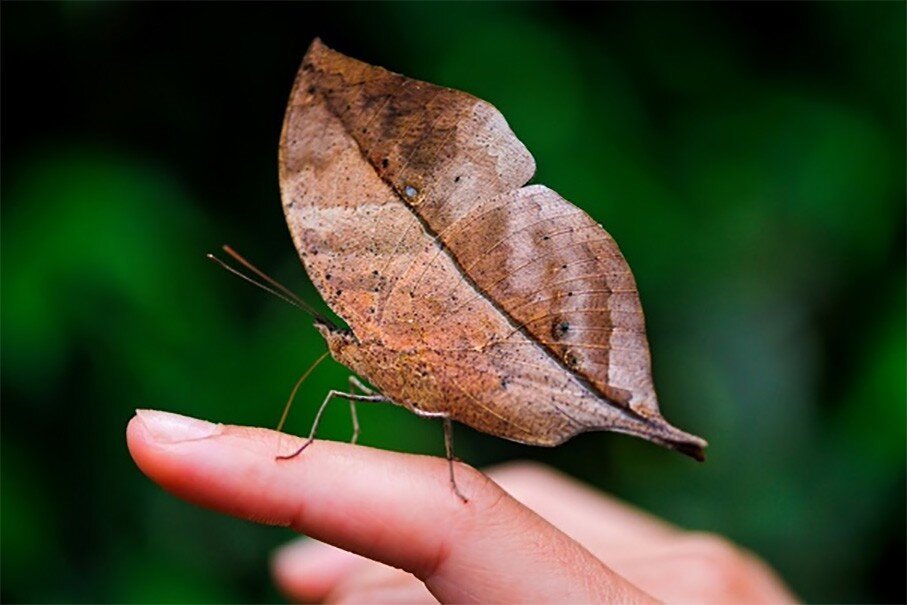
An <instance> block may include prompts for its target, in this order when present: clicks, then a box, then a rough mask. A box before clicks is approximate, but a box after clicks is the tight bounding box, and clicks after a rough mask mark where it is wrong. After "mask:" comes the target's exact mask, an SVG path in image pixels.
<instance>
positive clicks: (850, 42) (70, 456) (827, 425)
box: [0, 2, 907, 602]
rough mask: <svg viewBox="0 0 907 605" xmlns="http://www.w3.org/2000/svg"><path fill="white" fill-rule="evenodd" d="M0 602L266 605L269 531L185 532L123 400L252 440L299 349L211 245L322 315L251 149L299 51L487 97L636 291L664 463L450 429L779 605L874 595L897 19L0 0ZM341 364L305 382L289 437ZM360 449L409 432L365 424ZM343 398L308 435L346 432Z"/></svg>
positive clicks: (895, 486)
mask: <svg viewBox="0 0 907 605" xmlns="http://www.w3.org/2000/svg"><path fill="white" fill-rule="evenodd" d="M2 11H3V19H2V74H3V104H2V111H3V138H2V156H3V157H2V159H3V166H2V168H3V175H2V177H3V178H2V308H0V312H2V362H3V363H2V458H0V465H2V482H3V483H2V501H0V505H2V509H0V510H2V595H0V596H2V599H3V601H4V602H10V601H47V602H56V601H63V602H70V601H85V602H96V601H120V602H243V601H261V600H274V599H277V598H278V596H277V594H276V592H275V591H274V589H273V588H272V587H271V585H270V581H269V578H268V574H267V567H266V565H267V557H268V553H269V552H270V551H271V549H273V548H274V547H275V546H277V545H278V544H280V543H282V542H283V541H285V540H287V539H288V538H289V537H290V534H289V532H288V531H287V530H280V529H274V528H264V527H260V526H255V525H251V524H248V523H244V522H241V521H237V520H232V519H226V518H220V517H217V516H215V515H213V514H211V513H208V512H206V511H202V510H199V509H196V508H193V507H191V506H190V505H187V504H184V503H182V502H180V501H177V500H176V499H174V498H172V497H170V496H168V495H167V494H164V493H162V492H161V491H160V490H158V489H157V488H156V487H155V486H153V485H152V484H151V483H150V482H149V481H148V480H146V479H145V478H144V477H143V476H142V475H141V474H140V473H139V471H138V470H137V469H136V468H135V467H134V465H133V464H132V462H131V460H130V459H129V456H128V453H127V452H126V449H125V444H124V436H123V429H124V428H125V425H126V422H127V421H128V419H129V418H130V416H131V415H132V413H133V410H134V409H135V408H136V407H158V408H162V409H167V410H172V411H178V412H181V413H185V414H190V415H196V416H200V417H204V418H208V419H212V420H217V421H222V422H232V423H242V424H256V425H265V426H273V425H274V424H275V423H276V420H277V418H278V416H279V414H280V410H281V406H282V404H283V401H284V398H285V397H286V395H287V393H288V391H289V389H290V387H291V386H292V384H293V381H294V380H295V379H296V377H298V375H299V374H300V373H301V372H302V371H303V370H304V369H305V368H306V367H307V366H308V365H309V364H310V363H311V362H312V361H313V360H314V359H315V358H317V357H318V356H319V355H320V354H321V352H322V351H323V350H324V345H323V343H322V342H321V341H320V339H319V337H318V335H317V334H316V333H315V331H314V330H312V329H311V327H310V322H309V320H308V319H307V318H306V317H305V316H303V315H301V314H300V313H298V312H297V311H296V310H294V309H292V308H289V307H286V306H284V305H282V303H280V302H279V301H276V300H274V299H271V298H268V297H265V296H262V295H260V294H259V293H258V292H256V291H252V290H251V289H250V288H247V287H246V286H245V285H244V284H242V283H240V282H239V281H236V280H233V279H230V278H228V276H226V275H225V274H223V273H222V272H220V271H219V270H217V269H216V268H214V267H213V266H212V265H211V264H210V263H208V262H206V261H205V259H204V253H205V252H207V251H209V250H213V249H216V247H217V246H218V245H220V244H221V243H222V242H224V241H226V242H229V243H231V244H232V245H234V246H235V247H236V248H238V249H239V250H241V251H243V252H244V253H245V254H247V255H248V256H250V257H251V258H253V259H254V260H255V261H256V262H258V263H260V264H261V265H262V266H263V267H264V268H265V269H266V270H267V271H269V272H271V273H272V274H274V276H275V277H277V278H278V279H280V280H281V281H283V282H284V283H286V284H288V285H289V286H291V287H292V288H293V289H296V290H298V291H299V292H300V294H301V295H302V296H304V297H305V298H306V299H307V300H309V301H312V302H313V303H314V304H318V305H322V304H323V303H321V301H320V299H319V297H318V295H317V293H316V292H315V291H314V289H313V288H312V286H311V284H309V283H308V281H307V279H306V278H305V275H304V272H303V271H302V270H301V269H300V266H299V263H298V260H297V258H296V254H295V251H294V250H293V248H292V244H291V242H290V238H289V236H288V233H287V230H286V226H285V224H284V222H283V217H282V213H281V211H280V204H279V193H278V187H277V177H276V173H277V157H276V147H277V137H278V134H279V128H280V124H281V120H282V114H283V109H284V105H285V102H286V98H287V95H288V93H289V87H290V85H291V82H292V79H293V76H294V73H295V69H296V67H297V65H298V63H299V61H300V59H301V57H302V54H303V53H304V52H305V49H306V47H307V45H308V44H309V42H310V41H311V39H312V38H313V37H314V36H316V35H318V36H321V37H322V38H323V39H324V40H325V42H326V43H327V44H329V45H331V46H334V47H336V48H337V49H338V50H341V51H343V52H346V53H348V54H351V55H353V56H356V57H359V58H362V59H364V60H366V61H369V62H372V63H376V64H380V65H384V66H387V67H389V68H391V69H393V70H395V71H398V72H402V73H405V74H407V75H410V76H413V77H418V78H421V79H425V80H429V81H432V82H437V83H440V84H445V85H448V86H452V87H454V88H459V89H462V90H466V91H469V92H471V93H473V94H476V95H477V96H480V97H482V98H485V99H487V100H489V101H491V102H492V103H494V104H495V105H496V106H497V107H498V108H499V109H500V110H501V111H502V112H503V113H504V115H505V116H506V117H507V118H508V120H509V122H510V124H511V126H512V127H513V129H514V130H515V132H516V133H517V134H518V135H519V136H520V137H521V138H522V139H523V141H524V142H525V143H526V144H527V146H528V147H529V148H530V150H531V151H532V152H533V154H534V155H535V157H536V160H537V163H538V166H539V170H538V174H537V175H536V178H535V180H536V181H537V182H543V183H545V184H547V185H549V186H550V187H552V188H553V189H555V190H557V191H559V192H560V193H561V194H562V195H563V196H564V197H566V198H567V199H570V200H571V201H573V202H575V203H577V204H578V205H580V206H581V207H583V208H584V209H586V210H587V211H588V212H589V213H590V214H592V215H593V217H595V218H596V219H597V220H598V221H600V222H601V223H602V224H603V225H604V226H605V227H606V228H607V229H608V230H609V231H610V233H611V234H612V235H614V237H615V238H616V239H617V241H618V242H619V243H620V245H621V248H622V249H623V251H624V253H625V255H626V256H627V258H628V260H629V262H630V264H631V266H632V267H633V269H634V272H635V274H636V277H637V281H638V282H639V287H640V291H641V295H642V300H643V305H644V307H645V310H646V314H647V320H648V325H649V336H650V341H651V344H652V351H653V358H654V370H655V379H656V384H657V386H658V388H659V393H660V400H661V402H662V406H663V411H664V412H665V415H666V416H667V417H668V418H669V419H670V420H672V421H673V422H675V423H676V424H677V425H678V426H680V427H683V428H685V429H688V430H690V431H692V432H695V433H697V434H701V435H703V436H705V437H706V438H707V439H708V440H709V441H710V444H711V446H710V448H709V452H708V453H709V460H708V462H707V463H706V464H704V465H696V464H694V463H692V462H690V461H688V460H686V459H682V458H681V457H679V456H677V455H676V454H673V453H670V452H666V451H663V450H661V449H658V448H656V447H654V446H652V445H650V444H646V443H642V442H640V441H636V440H633V439H630V438H627V437H622V436H617V435H612V434H589V435H583V436H581V437H579V438H576V439H574V440H573V441H571V442H570V443H568V444H566V445H564V446H562V447H560V448H558V449H554V450H539V449H533V448H527V447H522V446H517V445H515V444H511V443H508V442H503V441H499V440H495V439H492V438H489V437H487V436H483V435H479V434H477V433H474V432H471V431H469V430H467V429H459V430H458V453H459V455H460V456H461V457H462V458H464V459H466V460H467V461H470V462H472V463H473V464H475V465H479V466H481V465H486V464H491V463H494V462H498V461H503V460H507V459H512V458H518V457H522V458H534V459H538V460H540V461H543V462H545V463H547V464H551V465H555V466H557V467H559V468H561V469H564V470H565V471H567V472H569V473H571V474H573V475H576V476H577V477H579V478H581V479H583V480H585V481H588V482H590V483H592V484H593V485H595V486H597V487H599V488H601V489H604V490H607V491H609V492H611V493H614V494H616V495H618V496H619V497H622V498H624V499H626V500H628V501H630V502H632V503H634V504H637V505H639V506H641V507H644V508H645V509H647V510H649V511H651V512H653V513H655V514H657V515H660V516H663V517H665V518H667V519H669V520H671V521H673V522H676V523H678V524H681V525H683V526H686V527H689V528H691V529H699V530H706V531H715V532H719V533H721V534H724V535H726V536H728V537H730V538H731V539H733V540H735V541H737V542H739V543H740V544H742V545H745V546H746V547H748V548H750V549H752V550H754V551H755V552H757V553H759V554H760V555H761V556H763V557H764V558H765V559H766V560H767V561H769V562H770V563H771V564H772V565H773V566H775V567H776V568H777V569H778V570H779V571H780V573H781V574H782V575H783V576H784V578H785V579H786V580H787V581H788V582H789V583H790V585H791V586H792V588H793V589H794V591H795V592H797V594H798V595H800V596H801V597H802V598H804V599H806V600H808V601H836V602H841V601H853V602H869V601H901V602H903V600H904V586H903V575H902V574H903V569H904V549H905V545H904V535H905V528H904V510H905V362H907V359H905V316H904V309H905V271H904V245H905V228H904V225H905V207H904V201H905V172H904V169H905V152H904V142H905V123H904V121H905V61H904V57H905V52H904V51H905V33H904V24H905V5H904V4H903V3H867V4H857V3H853V4H838V3H814V4H783V5H782V4H768V5H758V4H739V5H723V4H722V5H719V4H687V5H680V4H648V3H642V4H614V5H597V6H580V5H573V4H557V5H553V4H532V5H525V4H515V3H514V4H509V3H508V4H495V3H486V4H472V3H462V4H459V3H458V4H439V3H427V4H420V3H397V4H381V3H370V4H348V3H344V4H338V5H321V4H298V5H288V4H269V5H266V6H262V5H243V4H228V5H217V4H186V5H169V4H167V5H152V4H131V3H130V4H126V3H82V2H79V3H63V4H35V5H31V4H24V3H21V4H16V3H14V4H11V3H4V5H3V8H2ZM346 375H347V372H346V370H345V369H344V368H342V367H340V366H338V365H337V364H332V363H327V364H324V365H323V366H322V367H321V368H320V369H319V370H318V371H317V372H315V374H314V375H313V376H312V377H311V378H310V380H309V381H308V382H307V383H306V385H305V387H304V389H303V393H302V396H301V397H300V400H299V402H298V403H297V407H296V408H295V410H294V413H293V415H292V416H291V420H290V424H289V426H288V428H289V429H290V430H291V431H294V432H298V433H303V432H305V431H306V430H307V429H308V426H309V422H310V420H311V417H312V413H313V411H314V408H315V405H316V403H317V402H319V401H320V400H321V398H322V394H323V393H324V392H325V391H326V390H327V389H329V388H332V387H337V386H342V385H344V384H345V378H346ZM362 424H363V429H364V430H363V437H362V441H363V442H364V443H365V444H367V445H374V446H378V447H383V448H389V449H397V450H403V451H413V452H425V453H433V454H440V453H441V451H442V443H441V431H440V427H439V426H437V425H436V424H434V423H431V422H427V421H423V420H419V419H417V418H415V417H413V416H411V415H409V414H406V413H405V412H403V411H401V410H398V409H395V408H380V409H374V408H373V409H364V410H363V411H362ZM349 431H350V427H349V420H348V418H347V417H346V416H345V410H344V406H338V407H337V409H335V410H330V411H329V413H328V416H327V419H326V423H325V425H324V429H323V436H324V437H326V438H332V439H345V438H346V437H347V436H348V434H349Z"/></svg>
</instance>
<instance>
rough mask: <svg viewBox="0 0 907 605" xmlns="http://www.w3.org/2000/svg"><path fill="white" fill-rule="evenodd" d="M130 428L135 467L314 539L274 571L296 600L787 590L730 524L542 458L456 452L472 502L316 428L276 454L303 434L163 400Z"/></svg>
mask: <svg viewBox="0 0 907 605" xmlns="http://www.w3.org/2000/svg"><path fill="white" fill-rule="evenodd" d="M127 441H128V445H129V450H130V452H131V454H132V457H133V458H134V459H135V461H136V464H138V466H139V468H141V469H142V471H143V472H144V473H145V474H146V475H148V476H149V477H150V478H151V479H153V480H154V481H156V482H157V483H159V484H160V485H161V486H162V487H164V489H166V490H168V491H170V492H172V493H174V494H175V495H177V496H179V497H181V498H185V499H186V500H189V501H191V502H195V503H197V504H200V505H202V506H205V507H208V508H212V509H215V510H218V511H221V512H225V513H227V514H230V515H235V516H238V517H242V518H245V519H250V520H253V521H257V522H261V523H267V524H272V525H284V526H290V527H292V528H293V529H295V530H297V531H299V532H301V533H305V534H306V535H308V536H311V537H312V538H315V539H316V540H320V542H316V541H311V540H305V541H298V542H294V543H291V544H290V545H288V546H286V547H284V548H283V549H281V550H280V551H279V552H278V553H277V556H276V557H275V559H274V574H275V577H276V579H277V582H278V584H279V586H280V587H281V589H282V590H283V591H284V592H285V593H286V594H287V595H288V596H290V597H291V598H293V599H297V600H304V601H321V600H328V601H343V602H372V603H375V602H395V603H402V602H408V603H410V602H433V601H434V600H436V599H437V600H440V601H442V602H449V601H453V602H475V601H479V602H563V603H566V602H569V603H579V602H620V603H629V602H652V601H654V600H656V599H657V600H663V601H668V602H684V603H686V602H703V603H706V602H709V603H758V602H771V603H786V602H791V601H792V600H793V597H792V596H791V594H790V593H789V592H788V591H787V589H786V588H785V587H784V586H783V585H782V583H781V582H780V581H779V580H778V578H777V577H776V576H775V575H774V573H773V572H772V571H771V570H770V569H768V568H767V567H766V566H765V565H764V564H763V563H761V562H760V561H758V560H757V559H755V558H754V557H753V556H752V555H750V554H747V553H746V552H744V551H742V550H740V549H739V548H737V547H735V546H733V545H732V544H730V543H729V542H727V541H725V540H724V539H722V538H719V537H717V536H710V535H706V534H696V533H688V532H684V531H682V530H680V529H678V528H675V527H672V526H670V525H668V524H666V523H664V522H662V521H660V520H658V519H655V518H653V517H650V516H649V515H647V514H645V513H643V512H641V511H637V510H635V509H633V508H630V507H629V506H627V505H625V504H622V503H620V502H618V501H616V500H614V499H612V498H610V497H608V496H606V495H604V494H601V493H598V492H595V491H593V490H591V489H589V488H587V487H584V486H582V485H580V484H578V483H576V482H574V481H573V480H571V479H569V478H567V477H565V476H563V475H560V474H558V473H556V472H554V471H552V470H549V469H546V468H544V467H541V466H538V465H534V464H525V463H523V464H509V465H505V466H502V467H497V468H495V469H493V470H491V471H490V472H489V475H490V476H491V479H489V478H488V477H487V476H486V475H483V474H482V473H480V472H478V471H476V470H475V469H472V468H471V467H468V466H466V465H464V464H458V465H457V471H456V472H457V483H458V485H459V487H460V490H461V491H462V492H463V493H464V494H465V495H466V496H467V497H468V498H469V502H468V503H467V504H464V503H463V502H462V501H461V500H460V499H459V498H457V497H456V496H455V495H454V494H453V493H452V492H451V490H450V486H449V484H448V475H447V468H446V466H447V462H446V461H445V460H443V459H440V458H432V457H427V456H414V455H407V454H399V453H393V452H387V451H383V450H376V449H371V448H367V447H362V446H353V445H348V444H344V443H336V442H330V441H319V442H316V444H315V445H314V446H313V447H311V448H309V449H307V450H306V451H305V453H304V454H303V455H301V456H300V457H299V458H296V459H294V460H290V461H286V462H277V461H275V460H274V456H275V454H277V453H278V452H285V451H292V450H293V449H295V448H296V447H298V446H299V444H300V443H301V440H299V439H297V438H295V437H290V436H287V435H283V434H280V433H276V432H274V431H270V430H266V429H256V428H247V427H237V426H224V425H218V424H211V423H207V422H204V421H200V420H195V419H191V418H186V417H183V416H177V415H175V414H169V413H165V412H155V411H140V412H138V413H137V415H136V417H135V418H133V419H132V421H130V423H129V427H128V429H127ZM329 545H333V546H329ZM347 551H349V552H347ZM352 553H357V554H352ZM395 568H396V569H395Z"/></svg>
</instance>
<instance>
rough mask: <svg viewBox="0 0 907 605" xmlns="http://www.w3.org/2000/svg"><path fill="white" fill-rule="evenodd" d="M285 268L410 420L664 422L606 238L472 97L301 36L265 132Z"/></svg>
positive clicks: (337, 344)
mask: <svg viewBox="0 0 907 605" xmlns="http://www.w3.org/2000/svg"><path fill="white" fill-rule="evenodd" d="M280 164H281V189H282V194H283V201H284V210H285V213H286V215H287V221H288V223H289V226H290V231H291V233H292V235H293V238H294V242H295V244H296V247H297V249H298V250H299V252H300V255H301V257H302V260H303V263H304V265H305V267H306V270H307V271H308V273H309V275H310V276H311V278H312V280H313V282H314V283H315V285H316V286H317V287H318V288H319V290H320V291H321V292H322V294H323V296H324V297H325V300H326V302H327V303H328V304H329V305H330V306H331V307H332V309H334V311H335V312H337V313H338V315H340V316H341V317H343V318H344V320H345V321H347V323H348V324H349V326H350V328H351V330H352V333H353V335H354V336H352V337H345V338H344V337H340V336H338V335H337V334H330V333H327V332H326V337H327V338H328V340H329V343H331V347H332V352H333V353H334V355H335V357H337V358H338V359H339V360H340V361H341V362H343V363H346V364H347V365H350V366H351V367H352V368H353V369H354V370H355V371H357V372H358V373H360V374H362V375H363V376H365V377H366V378H368V379H369V380H370V381H371V382H373V383H374V384H376V385H377V386H379V387H380V388H381V389H382V390H383V391H384V393H385V394H386V395H388V396H390V397H391V398H393V399H394V400H395V401H397V402H398V403H401V404H403V405H406V406H407V407H409V408H411V409H413V410H414V411H417V412H430V413H439V412H440V413H445V414H449V415H450V416H451V417H453V418H455V419H457V420H460V421H462V422H465V423H467V424H470V425H471V426H473V427H475V428H477V429H479V430H483V431H485V432H488V433H492V434H495V435H499V436H502V437H506V438H509V439H514V440H516V441H521V442H524V443H533V444H541V445H553V444H556V443H560V442H562V441H564V440H565V439H567V438H569V437H570V436H572V435H574V434H576V433H578V432H582V431H587V430H600V429H610V430H616V431H621V432H627V433H632V434H635V435H639V436H642V437H645V438H647V439H650V440H652V441H655V442H658V443H662V444H664V445H668V446H670V447H674V448H675V449H679V450H681V451H684V452H686V453H688V454H690V455H693V456H695V457H700V456H701V450H702V448H703V447H704V446H705V442H704V441H702V440H701V439H699V438H697V437H694V436H692V435H689V434H687V433H684V432H682V431H679V430H678V429H675V428H674V427H672V426H671V425H669V424H668V423H667V422H666V421H664V420H663V419H662V418H661V416H660V414H659V410H658V404H657V400H656V396H655V391H654V388H653V386H652V381H651V370H650V360H649V349H648V344H647V341H646V336H645V326H644V319H643V313H642V308H641V306H640V303H639V297H638V294H637V291H636V284H635V281H634V279H633V276H632V274H631V273H630V269H629V267H628V266H627V263H626V261H625V260H624V258H623V256H622V255H621V253H620V251H619V249H618V247H617V245H616V243H615V242H614V240H613V239H612V238H611V237H610V236H609V235H608V234H607V233H606V232H605V231H604V229H603V228H602V227H601V226H600V225H598V224H596V223H595V222H594V221H593V220H592V219H591V218H590V217H589V216H588V215H587V214H586V213H584V212H583V211H582V210H580V209H579V208H577V207H575V206H573V205H572V204H570V203H569V202H567V201H566V200H564V199H562V198H561V197H560V196H558V195H557V194H556V193H555V192H553V191H551V190H550V189H548V188H546V187H544V186H540V185H532V186H526V187H524V185H525V183H526V182H528V180H529V179H530V178H531V177H532V174H533V173H534V170H535V164H534V160H533V159H532V156H531V155H530V154H529V152H528V151H527V150H526V148H525V147H524V146H523V144H522V143H521V142H520V141H519V140H518V139H517V138H516V136H515V135H514V134H513V132H512V131H511V130H510V128H509V127H508V125H507V123H506V121H505V120H504V118H503V116H501V114H500V113H499V112H498V111H497V110H496V109H495V108H494V107H493V106H491V105H490V104H488V103H486V102H484V101H482V100H480V99H477V98H475V97H472V96H470V95H468V94H466V93H463V92H459V91H455V90H451V89H447V88H443V87H440V86H435V85H432V84H428V83H424V82H419V81H416V80H412V79H409V78H406V77H404V76H401V75H398V74H394V73H391V72H389V71H387V70H384V69H382V68H379V67H374V66H371V65H367V64H365V63H362V62H359V61H356V60H354V59H351V58H349V57H346V56H344V55H341V54H340V53H337V52H335V51H332V50H330V49H328V48H327V47H325V46H324V45H323V44H321V43H320V42H319V41H317V40H316V41H315V42H314V43H313V44H312V46H311V48H310V49H309V52H308V53H307V54H306V57H305V59H304V60H303V65H302V67H301V68H300V70H299V74H298V76H297V80H296V84H295V86H294V89H293V93H292V96H291V100H290V103H289V106H288V109H287V116H286V121H285V124H284V131H283V136H282V140H281V162H280Z"/></svg>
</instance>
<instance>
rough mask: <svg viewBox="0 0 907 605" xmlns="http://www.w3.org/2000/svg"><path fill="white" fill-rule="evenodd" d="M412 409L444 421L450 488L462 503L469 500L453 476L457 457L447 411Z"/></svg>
mask: <svg viewBox="0 0 907 605" xmlns="http://www.w3.org/2000/svg"><path fill="white" fill-rule="evenodd" d="M412 411H413V413H414V414H415V415H416V416H420V417H422V418H441V419H442V420H443V421H444V450H445V451H446V452H447V468H448V469H449V470H450V488H451V489H452V490H453V493H455V494H456V495H457V497H458V498H459V499H460V500H462V501H463V503H464V504H465V503H467V502H469V498H467V497H466V496H464V495H463V493H462V492H461V491H460V488H459V487H457V480H456V478H455V477H454V461H455V460H457V457H456V456H454V453H453V423H452V422H451V420H450V416H448V415H447V412H427V411H425V410H418V409H415V408H412Z"/></svg>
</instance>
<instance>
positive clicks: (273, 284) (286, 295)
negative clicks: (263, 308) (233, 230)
mask: <svg viewBox="0 0 907 605" xmlns="http://www.w3.org/2000/svg"><path fill="white" fill-rule="evenodd" d="M223 249H224V252H226V253H227V254H229V255H230V256H231V257H232V258H233V259H235V260H236V261H237V262H239V263H240V264H241V265H242V266H243V267H245V268H246V269H248V270H249V271H251V272H252V273H254V274H255V275H257V276H258V277H260V278H261V279H262V280H264V283H263V282H261V281H258V280H256V279H254V278H252V277H250V276H248V275H246V274H245V273H243V272H242V271H240V270H238V269H236V268H235V267H231V266H230V265H228V264H227V263H226V262H224V261H222V260H221V259H219V258H218V257H216V256H214V255H213V254H211V253H208V254H207V255H206V256H207V258H208V259H210V260H212V261H214V262H215V263H217V264H218V265H220V266H221V267H222V268H223V269H226V270H227V271H229V272H230V273H232V274H233V275H235V276H237V277H239V278H240V279H243V280H245V281H247V282H249V283H250V284H252V285H253V286H257V287H258V288H261V289H262V290H264V291H265V292H268V293H269V294H273V295H274V296H276V297H277V298H279V299H280V300H282V301H284V302H286V303H289V304H291V305H293V306H294V307H297V308H298V309H301V310H303V311H305V312H306V313H308V314H309V315H311V316H312V317H314V318H315V319H316V320H317V321H319V322H321V323H324V324H326V325H328V326H331V327H335V326H334V323H333V322H331V321H330V320H329V319H328V318H326V317H325V316H324V315H322V314H321V313H319V312H318V311H316V310H315V309H314V308H312V307H311V305H309V304H307V303H306V302H305V301H304V300H302V299H301V298H300V297H299V296H297V295H296V294H295V293H294V292H293V291H292V290H290V289H289V288H287V287H286V286H284V285H283V284H281V283H279V282H278V281H277V280H275V279H273V278H271V277H269V276H268V275H267V274H265V273H264V272H263V271H262V270H261V269H259V268H258V267H256V266H255V265H253V264H252V263H250V262H249V261H247V260H246V259H245V258H243V257H242V256H240V254H239V253H238V252H236V251H235V250H233V248H231V247H230V246H226V245H225V246H223Z"/></svg>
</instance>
